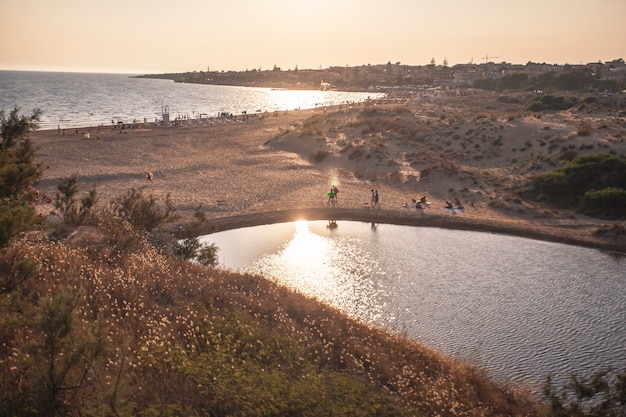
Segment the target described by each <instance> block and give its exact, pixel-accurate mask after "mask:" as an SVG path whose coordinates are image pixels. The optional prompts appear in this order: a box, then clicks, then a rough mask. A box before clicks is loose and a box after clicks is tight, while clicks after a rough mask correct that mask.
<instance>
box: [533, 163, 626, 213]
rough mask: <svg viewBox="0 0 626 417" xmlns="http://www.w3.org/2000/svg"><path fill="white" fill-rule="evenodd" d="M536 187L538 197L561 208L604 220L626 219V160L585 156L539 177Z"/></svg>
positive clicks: (536, 179) (534, 181)
mask: <svg viewBox="0 0 626 417" xmlns="http://www.w3.org/2000/svg"><path fill="white" fill-rule="evenodd" d="M533 186H534V189H535V192H536V193H537V194H542V195H544V196H545V198H546V199H547V200H548V201H549V202H551V203H552V204H554V205H555V206H557V207H561V208H566V207H567V208H574V209H577V210H581V211H585V212H587V213H590V214H593V215H596V216H598V217H602V218H625V217H626V210H624V209H623V207H624V205H623V203H622V201H623V200H622V198H623V193H624V192H625V190H626V161H625V160H624V159H622V158H618V157H617V156H614V155H609V154H592V155H586V156H581V157H579V158H576V159H574V160H572V161H571V162H570V163H568V164H567V165H565V166H564V167H562V168H559V169H556V170H554V171H552V172H548V173H546V174H542V175H539V176H537V177H535V178H534V180H533ZM620 204H621V205H620ZM619 208H621V210H620V209H619Z"/></svg>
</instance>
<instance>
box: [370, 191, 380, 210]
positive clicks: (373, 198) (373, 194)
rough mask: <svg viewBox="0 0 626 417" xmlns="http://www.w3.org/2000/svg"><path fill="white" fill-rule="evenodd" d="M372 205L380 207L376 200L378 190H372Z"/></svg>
mask: <svg viewBox="0 0 626 417" xmlns="http://www.w3.org/2000/svg"><path fill="white" fill-rule="evenodd" d="M372 207H380V203H379V202H378V190H372Z"/></svg>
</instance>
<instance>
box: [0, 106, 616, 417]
mask: <svg viewBox="0 0 626 417" xmlns="http://www.w3.org/2000/svg"><path fill="white" fill-rule="evenodd" d="M513 105H514V106H519V104H515V103H514V104H513ZM362 110H363V109H351V110H349V111H346V112H341V113H332V112H329V114H328V115H327V117H324V118H320V119H317V120H314V121H310V122H308V123H305V125H306V126H305V127H306V130H303V129H300V127H296V128H295V129H293V130H294V132H286V133H285V134H284V135H281V136H279V137H277V138H276V139H274V140H273V141H271V142H270V143H268V144H267V145H268V146H270V145H275V142H277V141H279V140H289V143H290V144H292V142H294V141H297V140H302V141H304V140H307V139H310V137H311V136H314V137H315V138H316V143H319V144H320V146H322V147H323V148H324V149H330V150H329V151H328V152H327V156H326V157H324V158H319V162H318V163H320V164H332V163H333V161H334V160H336V159H337V158H344V157H345V158H346V159H349V158H351V160H353V161H359V160H368V159H369V160H376V161H378V162H377V163H379V164H380V165H381V166H385V167H387V169H389V168H388V167H389V166H390V163H389V161H390V160H393V159H394V158H395V155H396V154H401V155H403V156H406V158H407V161H408V165H409V166H410V167H413V168H415V170H416V171H418V172H420V174H421V175H422V176H424V177H428V176H432V177H435V176H436V175H441V174H442V173H443V174H444V176H445V177H446V178H447V177H449V176H451V175H453V174H454V175H459V176H462V177H463V178H464V179H465V181H467V182H468V184H472V183H474V182H476V183H478V182H480V185H481V186H482V187H485V188H484V189H483V191H480V192H482V193H486V191H485V189H486V187H487V185H488V184H489V182H503V183H514V181H513V180H511V179H509V178H508V177H506V176H504V175H500V176H496V175H492V176H489V175H488V171H489V169H490V168H491V167H490V165H489V163H490V161H489V160H488V159H487V158H486V157H485V155H492V156H491V157H493V158H499V157H500V156H498V155H499V154H498V152H499V150H500V149H501V148H503V147H506V146H514V147H516V148H518V149H519V150H518V151H516V153H518V154H520V159H521V155H522V154H524V155H529V154H530V153H531V152H533V151H534V150H535V149H538V148H543V149H548V148H550V146H551V145H554V144H556V145H555V146H553V147H552V149H550V152H553V153H550V154H548V155H549V156H544V157H543V158H542V159H541V160H534V159H533V162H534V163H537V164H539V163H540V162H541V163H543V164H547V165H548V166H550V164H556V163H557V161H559V160H560V159H559V158H560V155H561V154H562V152H563V150H562V149H561V148H560V147H559V145H560V146H565V145H564V144H565V143H566V142H565V141H562V138H561V137H560V135H556V134H555V135H554V136H555V137H552V136H551V135H552V134H553V132H552V131H540V136H538V137H534V136H533V137H529V136H528V135H525V136H524V137H523V140H521V141H519V142H515V144H514V145H511V143H509V142H508V139H507V138H508V137H509V136H506V135H504V132H506V131H507V130H508V129H517V128H518V127H517V126H516V125H515V123H520V122H519V120H518V119H514V120H510V119H509V118H504V119H502V118H497V117H495V116H491V115H490V114H489V113H484V114H483V113H481V114H478V115H476V116H474V117H472V118H464V117H461V116H459V115H458V114H456V113H454V112H445V113H444V112H441V113H435V112H433V113H432V114H430V115H429V116H428V117H418V116H417V115H416V114H415V113H414V112H413V110H412V109H410V108H408V107H406V106H394V107H391V108H388V109H385V108H380V109H378V108H368V109H365V110H363V111H362ZM517 110H518V108H517V107H516V111H517ZM520 117H521V116H520ZM524 117H527V118H528V119H529V120H530V121H533V122H534V121H535V120H536V118H535V117H529V116H524ZM333 118H335V121H336V122H337V123H335V124H334V125H331V124H330V123H329V124H328V125H325V124H324V123H325V121H327V120H332V119H333ZM6 120H7V121H6V123H5V122H3V124H2V129H3V132H2V133H3V135H2V137H3V138H4V137H5V133H6V135H7V137H11V138H13V139H12V140H11V142H10V144H9V143H7V147H6V149H4V148H3V150H2V151H3V152H5V151H6V155H5V154H3V159H2V166H1V169H2V172H19V173H20V174H19V175H18V176H17V177H15V176H12V177H11V178H12V180H11V181H9V180H8V179H7V180H4V183H3V184H2V190H1V191H2V193H6V195H7V196H9V197H10V198H7V199H5V200H3V201H7V202H10V201H11V198H13V199H14V200H16V201H17V203H15V204H13V205H11V204H8V203H7V205H6V206H0V210H1V211H2V212H1V213H0V215H1V216H4V213H5V212H8V213H12V210H13V209H14V207H19V208H20V209H22V210H24V213H26V214H25V215H24V216H21V217H20V218H24V219H27V220H28V221H24V222H23V223H21V224H18V225H16V224H15V223H13V222H6V224H7V225H11V226H12V227H13V226H15V227H14V228H8V227H7V229H10V233H7V239H6V240H5V241H4V242H3V244H2V246H3V248H2V251H1V252H0V271H1V273H0V414H2V415H13V416H22V415H24V416H26V415H43V416H45V415H93V416H96V415H110V416H122V415H142V416H152V415H190V416H193V415H210V416H226V415H241V416H244V415H251V414H252V415H289V416H292V415H301V416H308V415H311V416H313V415H315V416H317V415H332V416H342V415H351V416H352V415H379V416H383V415H399V416H402V415H411V416H413V415H417V416H422V415H423V416H430V415H441V416H500V415H507V416H515V415H520V416H522V415H524V416H526V415H537V416H561V415H572V416H583V415H605V416H620V415H621V416H623V415H624V407H625V404H626V401H625V398H624V386H625V384H624V374H623V373H621V374H618V375H617V377H616V379H613V380H610V379H609V378H608V375H607V374H599V375H594V376H592V377H591V378H589V379H586V378H584V377H573V379H572V384H570V385H568V386H567V387H563V389H560V388H555V387H552V386H551V385H550V384H546V392H545V394H546V398H547V399H548V400H549V402H548V403H542V402H541V401H539V400H538V399H537V398H535V397H533V395H532V394H530V393H529V392H527V391H525V390H524V389H522V388H518V387H511V386H506V385H502V384H500V383H498V382H496V381H493V380H492V379H490V378H489V376H488V375H486V374H485V372H483V371H481V370H480V369H478V368H476V367H475V366H472V365H471V364H466V363H460V362H459V361H456V360H453V359H451V358H448V357H445V356H443V355H441V354H440V353H438V352H436V351H434V350H432V349H429V348H427V347H424V346H422V345H420V344H418V343H415V342H413V341H410V340H407V339H406V338H404V337H402V336H400V335H396V334H390V333H388V332H385V331H382V330H380V329H376V328H372V327H369V326H366V325H364V324H363V323H360V322H357V321H355V320H352V319H350V318H348V317H346V316H344V315H343V314H342V313H340V312H338V311H336V310H334V309H333V308H330V307H328V306H326V305H323V304H320V303H318V302H316V301H315V300H312V299H308V298H306V297H304V296H302V295H301V294H297V293H294V292H292V291H290V290H288V289H286V288H283V287H280V286H278V285H276V284H274V283H271V282H270V281H268V280H266V279H264V278H262V277H259V276H252V275H247V274H236V273H232V272H228V271H223V270H220V269H216V268H212V267H211V265H212V264H213V263H214V259H215V257H214V256H215V250H216V248H208V249H206V253H205V257H204V258H202V259H205V262H199V263H196V262H190V261H189V260H188V259H192V258H194V257H197V256H198V255H200V254H202V251H203V250H204V249H205V248H203V247H199V246H198V244H197V242H195V241H194V240H193V239H191V240H186V241H182V242H180V241H178V240H177V239H174V237H173V236H171V235H170V234H168V233H166V231H165V230H164V228H162V226H164V225H165V224H166V223H167V222H168V221H170V220H172V219H174V218H175V216H176V214H177V213H176V210H175V203H174V202H173V201H171V200H169V198H168V197H166V198H164V199H161V200H159V199H157V198H155V197H152V195H149V196H146V195H145V194H144V193H142V192H141V191H138V190H131V191H129V192H127V193H125V194H122V195H121V196H117V197H115V198H113V199H112V201H110V202H108V203H106V202H102V201H100V196H99V192H98V191H97V190H96V189H95V188H93V187H92V188H89V189H88V191H87V192H84V193H81V191H80V188H79V184H78V179H77V177H74V176H69V177H65V178H62V179H61V180H60V181H59V182H58V184H57V186H56V187H57V194H56V200H55V204H54V208H55V212H54V213H51V215H49V216H46V217H45V218H40V217H38V216H37V215H36V213H37V210H36V209H37V208H38V207H40V205H41V204H43V202H44V201H46V200H50V201H52V198H51V197H49V196H46V195H41V193H39V192H38V191H37V188H36V187H37V183H36V181H37V179H38V178H39V176H38V175H31V174H30V173H31V172H32V167H33V166H37V164H36V163H35V162H34V161H35V160H34V159H33V157H34V155H35V154H34V152H27V153H26V154H25V155H28V156H25V157H24V158H22V160H20V161H21V162H20V163H19V164H17V163H16V162H15V161H17V160H16V159H12V158H15V155H16V154H19V153H18V152H16V149H19V148H20V147H23V146H25V145H24V143H26V142H27V141H28V135H27V133H28V131H29V130H30V129H32V128H33V127H34V126H35V123H34V122H36V120H37V117H36V114H35V115H33V117H32V118H26V119H23V118H21V116H19V114H18V112H17V109H16V111H15V112H13V113H12V114H11V116H10V117H9V118H8V119H6ZM18 121H21V122H20V123H17V122H18ZM24 124H26V125H27V126H28V128H23V129H22V130H19V131H18V132H19V134H15V130H13V129H14V128H15V126H23V125H24ZM435 125H438V128H439V129H441V130H442V131H443V132H444V136H445V138H446V139H445V140H443V141H441V140H439V136H436V135H435V131H434V128H433V126H435ZM511 126H513V127H511ZM303 127H304V126H303ZM5 131H6V132H5ZM348 131H355V132H358V134H357V135H355V137H357V138H358V139H356V140H352V141H351V140H348V139H346V135H345V132H348ZM347 137H352V136H347ZM578 138H581V137H580V136H576V137H575V138H574V139H575V140H578ZM616 140H619V138H616ZM542 142H543V143H545V145H543V146H542V145H541V143H542ZM329 143H330V144H332V145H335V144H338V146H329V145H328V144H329ZM577 143H578V142H577ZM399 144H400V145H402V146H399ZM476 145H478V147H476ZM403 146H406V147H407V148H406V149H410V150H411V151H412V152H413V153H410V152H408V151H406V149H405V148H404V147H403ZM463 146H465V147H463ZM523 148H526V149H524V150H522V149H523ZM566 148H567V147H566ZM27 149H32V148H29V147H28V146H27ZM576 150H577V152H580V153H581V154H587V153H592V152H593V150H592V149H581V147H580V146H578V147H576ZM314 154H315V153H314V152H313V153H311V152H310V150H308V151H307V153H306V154H305V156H306V157H309V156H310V155H314ZM481 156H482V158H481ZM453 158H454V159H453ZM502 158H506V157H502ZM396 159H402V158H396ZM607 159H608V158H607ZM572 160H575V158H572ZM342 161H343V160H342ZM507 162H508V161H507ZM598 163H599V162H598ZM612 163H613V162H609V163H608V164H609V165H608V166H613V165H610V164H612ZM13 166H15V169H14V168H13ZM17 166H19V168H21V169H20V170H17ZM25 168H29V169H25ZM478 168H483V169H484V170H479V169H478ZM354 169H355V173H358V168H354ZM391 169H393V170H394V171H393V172H396V173H397V174H394V175H393V177H394V178H399V179H401V178H402V176H401V175H404V174H401V173H400V167H399V166H392V167H391ZM16 170H17V171H16ZM381 171H382V169H381ZM520 172H522V173H524V174H528V173H530V174H532V177H534V176H535V175H536V174H537V172H538V169H537V168H536V167H534V166H532V165H527V164H524V165H522V164H521V163H520V164H519V165H517V164H511V168H510V171H509V173H508V174H507V175H511V177H510V178H514V179H519V178H520V176H517V175H519V173H520ZM12 175H13V174H12ZM363 175H367V176H370V177H371V178H376V176H378V175H382V174H380V173H379V172H375V171H370V172H367V173H364V174H363ZM7 178H8V177H7ZM18 180H19V181H18ZM433 181H434V178H433ZM14 184H19V186H18V187H17V188H16V189H14V190H13V191H11V192H9V191H8V190H5V189H4V188H6V187H11V186H13V185H14ZM457 187H458V186H457ZM458 188H459V189H460V187H458ZM342 192H343V191H342ZM3 195H5V194H3ZM81 195H82V197H81ZM26 197H28V198H27V199H26ZM206 222H207V219H206V218H205V217H203V215H202V210H200V209H198V210H196V216H195V222H194V223H192V224H191V225H190V226H189V227H190V228H194V227H197V228H201V227H202V228H204V227H206V224H205V223H206ZM28 230H31V231H30V232H28V233H26V231H28ZM187 232H188V234H193V233H192V232H193V230H191V229H190V230H188V231H187ZM211 256H213V257H211ZM600 405H601V407H600Z"/></svg>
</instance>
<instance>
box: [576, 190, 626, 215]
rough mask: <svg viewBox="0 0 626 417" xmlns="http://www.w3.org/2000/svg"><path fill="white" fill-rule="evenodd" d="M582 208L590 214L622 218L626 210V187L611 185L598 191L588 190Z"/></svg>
mask: <svg viewBox="0 0 626 417" xmlns="http://www.w3.org/2000/svg"><path fill="white" fill-rule="evenodd" d="M581 209H582V211H583V212H584V213H585V214H588V215H590V216H597V217H602V218H605V219H622V218H624V217H625V216H624V212H626V189H623V188H615V187H609V188H605V189H603V190H598V191H595V190H593V191H587V192H586V193H585V195H584V197H583V201H582V207H581Z"/></svg>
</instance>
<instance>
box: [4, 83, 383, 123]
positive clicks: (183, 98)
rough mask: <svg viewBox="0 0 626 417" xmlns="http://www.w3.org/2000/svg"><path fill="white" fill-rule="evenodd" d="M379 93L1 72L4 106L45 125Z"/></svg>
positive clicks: (234, 110)
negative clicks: (35, 113)
mask: <svg viewBox="0 0 626 417" xmlns="http://www.w3.org/2000/svg"><path fill="white" fill-rule="evenodd" d="M381 96H382V94H380V93H365V92H342V91H316V90H310V91H299V90H298V91H292V90H276V89H270V88H256V87H230V86H214V85H201V84H185V83H175V82H173V81H169V80H156V79H143V78H133V75H132V74H92V73H61V72H30V71H0V110H4V112H5V114H7V113H8V112H10V111H11V110H13V108H15V107H16V106H17V107H19V108H20V113H21V114H30V113H31V112H32V110H33V109H35V108H39V109H41V110H42V111H43V116H42V120H41V123H40V125H41V128H42V129H56V128H57V127H61V128H71V127H83V126H97V125H108V124H111V123H117V122H118V121H122V122H124V123H130V122H133V121H138V122H143V121H148V122H152V121H155V120H157V119H158V120H160V119H161V118H162V113H163V109H164V107H167V108H168V112H169V115H170V116H169V117H170V120H173V119H175V118H177V117H186V118H194V119H195V118H199V117H214V116H217V115H218V113H223V112H225V113H231V114H234V115H240V114H242V113H243V112H246V113H247V114H254V113H261V112H274V111H284V110H296V109H311V108H315V107H323V106H333V105H340V104H346V103H352V102H362V101H365V100H367V99H368V98H372V99H374V98H378V97H381Z"/></svg>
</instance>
